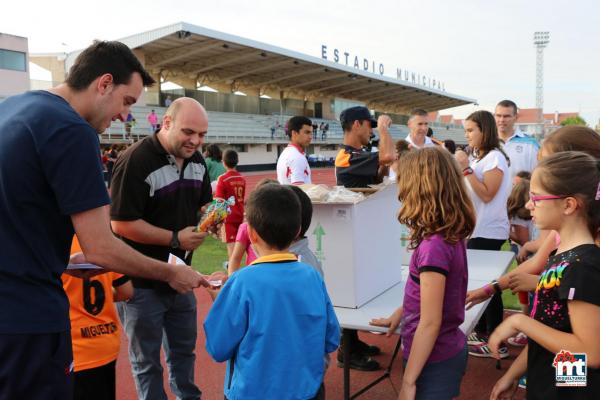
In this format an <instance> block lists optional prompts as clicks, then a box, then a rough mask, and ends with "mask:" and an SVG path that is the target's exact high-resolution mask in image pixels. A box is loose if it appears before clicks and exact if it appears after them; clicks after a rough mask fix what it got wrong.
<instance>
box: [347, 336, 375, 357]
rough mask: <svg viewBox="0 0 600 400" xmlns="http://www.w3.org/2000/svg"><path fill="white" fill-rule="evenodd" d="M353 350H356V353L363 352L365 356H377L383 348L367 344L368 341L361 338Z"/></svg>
mask: <svg viewBox="0 0 600 400" xmlns="http://www.w3.org/2000/svg"><path fill="white" fill-rule="evenodd" d="M351 351H354V352H356V353H362V354H364V355H365V356H369V357H372V356H377V355H379V354H381V349H380V348H379V347H377V346H373V345H370V344H367V343H365V342H363V341H362V340H359V341H358V342H356V345H355V346H354V348H353V349H352V350H351Z"/></svg>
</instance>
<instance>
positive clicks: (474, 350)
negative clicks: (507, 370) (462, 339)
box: [469, 342, 509, 359]
mask: <svg viewBox="0 0 600 400" xmlns="http://www.w3.org/2000/svg"><path fill="white" fill-rule="evenodd" d="M498 353H500V358H501V359H502V358H508V357H509V354H508V347H506V346H502V347H500V348H499V349H498ZM469 354H470V355H472V356H475V357H484V358H494V356H493V354H492V351H491V350H490V348H489V347H488V344H487V343H485V342H483V343H480V344H476V345H473V346H469Z"/></svg>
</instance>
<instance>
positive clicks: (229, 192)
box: [215, 149, 246, 258]
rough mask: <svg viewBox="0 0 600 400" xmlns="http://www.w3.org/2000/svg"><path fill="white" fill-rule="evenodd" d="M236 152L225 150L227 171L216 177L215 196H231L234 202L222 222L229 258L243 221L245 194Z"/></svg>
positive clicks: (244, 182)
mask: <svg viewBox="0 0 600 400" xmlns="http://www.w3.org/2000/svg"><path fill="white" fill-rule="evenodd" d="M238 161H239V160H238V153H237V152H236V151H235V150H231V149H229V150H225V152H224V153H223V165H224V166H225V169H226V170H227V172H225V173H224V174H223V175H221V176H219V178H218V179H217V187H216V189H215V197H218V198H221V199H225V200H227V199H228V198H229V197H231V196H233V197H234V198H235V204H234V205H233V206H231V214H229V215H228V216H227V219H226V220H225V223H224V224H223V232H224V235H223V236H224V240H223V241H224V242H225V243H227V256H228V257H229V258H231V253H232V252H233V246H234V245H235V238H236V236H237V231H238V228H239V227H240V225H241V224H242V222H244V196H245V195H246V179H244V177H243V176H242V175H241V174H240V173H239V172H237V170H236V167H237V165H238Z"/></svg>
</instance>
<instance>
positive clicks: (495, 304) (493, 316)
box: [467, 238, 506, 335]
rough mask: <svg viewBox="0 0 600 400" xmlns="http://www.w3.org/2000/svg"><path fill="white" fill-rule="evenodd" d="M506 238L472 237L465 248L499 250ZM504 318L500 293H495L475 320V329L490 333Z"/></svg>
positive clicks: (486, 333)
mask: <svg viewBox="0 0 600 400" xmlns="http://www.w3.org/2000/svg"><path fill="white" fill-rule="evenodd" d="M504 242H506V240H501V239H486V238H473V239H469V241H468V242H467V249H473V250H495V251H499V250H500V249H501V248H502V245H503V244H504ZM503 318H504V305H503V304H502V294H501V293H495V294H494V295H493V296H492V299H491V300H490V302H489V303H488V306H487V308H486V309H485V311H484V312H483V315H482V316H481V319H479V322H477V326H476V327H475V331H476V332H477V333H480V334H484V335H491V334H492V332H493V331H494V329H496V328H497V327H498V325H500V324H501V323H502V319H503Z"/></svg>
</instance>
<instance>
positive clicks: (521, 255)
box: [517, 242, 531, 264]
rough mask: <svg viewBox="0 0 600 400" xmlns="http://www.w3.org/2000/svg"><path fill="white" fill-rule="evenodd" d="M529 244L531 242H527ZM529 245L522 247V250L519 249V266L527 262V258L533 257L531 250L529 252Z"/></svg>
mask: <svg viewBox="0 0 600 400" xmlns="http://www.w3.org/2000/svg"><path fill="white" fill-rule="evenodd" d="M527 243H529V242H527ZM527 243H525V244H524V245H523V246H521V248H520V249H519V252H518V253H517V262H518V263H519V264H521V263H522V262H524V261H525V260H527V258H529V256H530V255H531V252H530V251H529V250H527V246H526V245H527Z"/></svg>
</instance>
